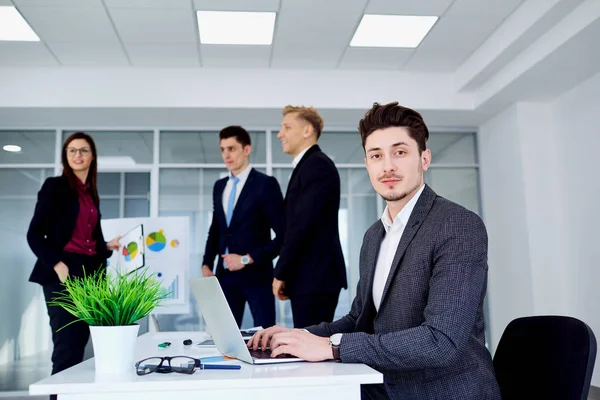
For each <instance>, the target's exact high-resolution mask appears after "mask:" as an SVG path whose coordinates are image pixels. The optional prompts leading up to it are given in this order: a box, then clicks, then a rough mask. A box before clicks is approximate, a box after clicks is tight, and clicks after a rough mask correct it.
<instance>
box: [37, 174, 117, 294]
mask: <svg viewBox="0 0 600 400" xmlns="http://www.w3.org/2000/svg"><path fill="white" fill-rule="evenodd" d="M97 206H98V205H97ZM78 215H79V199H78V198H77V193H76V192H75V191H73V190H72V189H71V187H70V186H69V182H68V180H67V178H66V177H65V176H64V175H63V176H59V177H53V178H48V179H46V181H45V182H44V185H43V186H42V188H41V189H40V191H39V192H38V201H37V204H36V205H35V212H34V214H33V218H32V219H31V223H30V224H29V230H28V231H27V242H28V243H29V247H31V250H32V251H33V253H34V254H35V255H36V256H37V258H38V259H37V262H36V263H35V266H34V267H33V271H32V272H31V275H30V277H29V281H30V282H36V283H39V284H42V285H43V284H47V283H56V282H58V277H57V275H56V272H54V266H55V265H56V264H57V263H58V262H59V261H63V249H64V248H65V246H66V245H67V243H69V241H70V240H71V237H72V236H73V230H74V229H75V223H76V222H77V216H78ZM100 217H101V216H100V211H99V210H98V223H97V224H96V229H95V230H94V232H93V238H94V240H96V255H97V256H98V258H100V259H104V260H105V259H106V258H108V257H110V256H111V254H112V252H111V251H109V250H107V248H106V241H105V240H104V236H103V235H102V229H101V227H100ZM104 264H105V263H104Z"/></svg>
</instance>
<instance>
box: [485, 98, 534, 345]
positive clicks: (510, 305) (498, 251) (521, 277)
mask: <svg viewBox="0 0 600 400" xmlns="http://www.w3.org/2000/svg"><path fill="white" fill-rule="evenodd" d="M478 145H479V167H480V174H481V181H480V182H481V183H480V185H481V201H482V214H483V218H484V220H485V223H486V226H487V230H488V237H489V254H488V258H489V262H488V264H489V273H488V304H489V316H488V317H489V322H490V329H489V331H490V336H491V337H490V338H488V341H489V342H490V343H491V344H492V348H494V349H495V347H496V344H497V343H498V340H500V336H501V335H502V331H503V330H504V327H505V326H506V324H508V322H510V321H511V320H512V319H513V318H515V317H517V316H519V315H523V314H532V313H533V311H534V307H533V283H532V276H531V271H530V268H529V265H530V254H529V246H528V245H527V230H528V226H527V217H526V210H525V188H524V185H523V173H522V171H523V166H522V162H521V154H520V153H521V150H520V149H521V141H520V137H519V123H518V115H517V107H516V106H513V107H511V108H509V109H508V110H506V111H504V112H503V113H501V114H499V115H498V116H496V117H495V118H493V119H492V120H490V121H488V122H487V123H485V124H484V125H483V126H481V128H480V130H479V133H478Z"/></svg>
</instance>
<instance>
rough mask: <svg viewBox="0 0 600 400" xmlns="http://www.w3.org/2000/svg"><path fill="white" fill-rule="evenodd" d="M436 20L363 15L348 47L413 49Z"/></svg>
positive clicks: (416, 17) (432, 18) (422, 17)
mask: <svg viewBox="0 0 600 400" xmlns="http://www.w3.org/2000/svg"><path fill="white" fill-rule="evenodd" d="M437 20H438V17H433V16H412V15H376V14H365V15H363V17H362V20H361V21H360V24H359V25H358V28H357V29H356V32H355V33H354V37H353V38H352V41H351V42H350V46H352V47H400V48H415V47H417V46H418V45H419V43H421V41H422V40H423V38H424V37H425V36H426V35H427V33H428V32H429V31H430V30H431V28H432V27H433V25H434V24H435V23H436V21H437Z"/></svg>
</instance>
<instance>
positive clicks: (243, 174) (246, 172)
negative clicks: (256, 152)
mask: <svg viewBox="0 0 600 400" xmlns="http://www.w3.org/2000/svg"><path fill="white" fill-rule="evenodd" d="M251 170H252V165H250V164H248V166H247V167H246V168H244V170H243V171H242V172H240V173H239V174H238V175H237V177H238V178H239V179H240V182H239V183H242V182H246V179H248V175H250V171H251ZM228 175H229V179H230V180H231V179H233V174H232V173H231V172H229V174H228Z"/></svg>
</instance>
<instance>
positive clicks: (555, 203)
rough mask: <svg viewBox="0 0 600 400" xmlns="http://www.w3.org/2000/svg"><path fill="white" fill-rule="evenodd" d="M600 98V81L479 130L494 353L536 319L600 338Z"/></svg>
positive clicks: (521, 108) (598, 377) (515, 109)
mask: <svg viewBox="0 0 600 400" xmlns="http://www.w3.org/2000/svg"><path fill="white" fill-rule="evenodd" d="M598 93H600V74H599V75H596V76H595V77H593V78H591V79H589V80H588V81H586V82H584V83H582V84H581V85H579V86H577V87H575V88H573V89H572V90H571V91H569V92H567V93H565V94H564V95H562V96H560V97H559V98H557V99H556V100H554V101H549V102H543V103H542V102H540V103H517V104H514V105H512V106H511V107H510V108H508V109H507V110H505V111H503V112H502V113H500V114H498V115H496V116H495V117H493V118H492V119H490V120H489V121H487V122H486V123H484V124H483V125H482V126H481V127H480V130H479V133H478V141H479V157H480V158H479V162H480V173H481V197H482V209H483V217H484V219H485V221H486V225H487V228H488V233H489V237H490V250H489V265H490V274H489V291H488V294H489V306H490V314H489V316H490V330H491V338H490V342H491V344H492V349H495V347H496V345H497V342H498V340H499V339H500V336H501V334H502V332H503V330H504V328H505V327H506V325H507V324H508V322H510V321H511V320H512V319H514V318H516V317H520V316H526V315H532V314H536V315H543V314H560V315H571V316H574V317H577V318H580V319H581V320H583V321H585V322H586V323H587V324H588V325H590V326H591V327H592V329H593V330H594V331H595V333H596V335H599V336H600V303H599V302H598V298H599V297H598V294H599V293H600V290H599V289H600V272H599V269H598V260H599V259H600V250H599V246H598V243H597V239H598V226H600V213H599V212H598V204H600V185H599V184H598V177H597V172H598V171H599V168H598V163H597V161H596V160H597V158H596V157H595V156H596V153H597V149H598V148H599V147H600V135H599V132H598V129H597V128H596V126H597V115H598V110H600V99H598V96H597V94H598ZM598 368H600V367H597V368H596V372H595V374H594V378H593V380H592V384H594V385H596V386H598V385H600V371H599V370H598Z"/></svg>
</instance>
